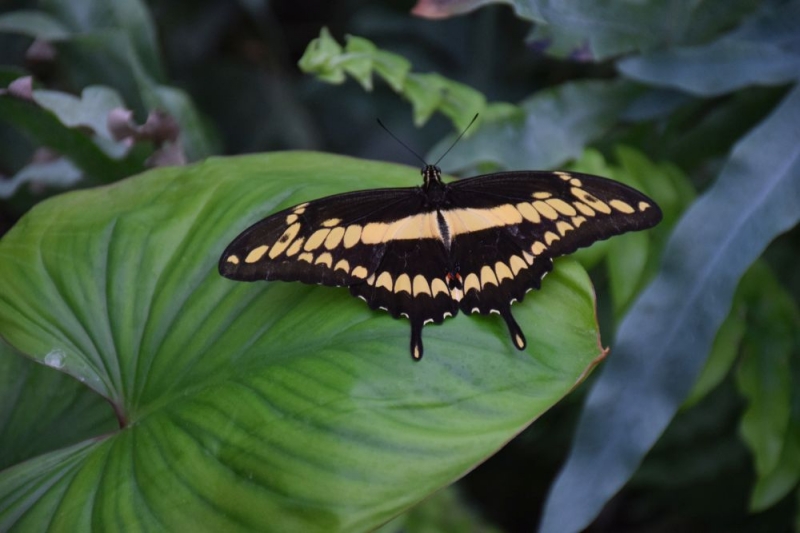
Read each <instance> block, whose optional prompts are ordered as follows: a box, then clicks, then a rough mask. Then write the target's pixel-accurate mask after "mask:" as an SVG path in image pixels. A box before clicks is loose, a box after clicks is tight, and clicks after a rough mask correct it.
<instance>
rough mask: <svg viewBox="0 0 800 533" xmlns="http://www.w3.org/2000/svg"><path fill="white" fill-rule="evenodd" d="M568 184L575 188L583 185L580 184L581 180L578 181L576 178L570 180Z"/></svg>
mask: <svg viewBox="0 0 800 533" xmlns="http://www.w3.org/2000/svg"><path fill="white" fill-rule="evenodd" d="M569 184H570V185H573V186H575V187H580V186H581V185H583V183H581V180H579V179H578V178H572V179H571V180H569Z"/></svg>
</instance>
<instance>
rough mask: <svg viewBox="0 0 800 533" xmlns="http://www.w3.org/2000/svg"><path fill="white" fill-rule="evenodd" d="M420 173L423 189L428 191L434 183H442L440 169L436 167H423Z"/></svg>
mask: <svg viewBox="0 0 800 533" xmlns="http://www.w3.org/2000/svg"><path fill="white" fill-rule="evenodd" d="M420 172H421V173H422V180H423V185H422V186H423V188H425V189H428V188H430V186H431V185H432V184H434V183H439V184H440V183H442V169H441V168H439V167H437V166H436V165H425V166H424V167H422V170H421V171H420Z"/></svg>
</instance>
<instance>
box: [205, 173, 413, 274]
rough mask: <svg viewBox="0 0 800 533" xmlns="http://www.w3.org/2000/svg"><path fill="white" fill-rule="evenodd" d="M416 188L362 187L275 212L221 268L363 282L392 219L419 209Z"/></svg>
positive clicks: (236, 245) (241, 240)
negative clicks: (358, 189)
mask: <svg viewBox="0 0 800 533" xmlns="http://www.w3.org/2000/svg"><path fill="white" fill-rule="evenodd" d="M416 190H417V189H414V188H407V189H376V190H371V191H358V192H354V193H347V194H341V195H336V196H329V197H327V198H322V199H319V200H314V201H312V202H305V203H302V204H299V205H296V206H294V207H291V208H289V209H285V210H283V211H280V212H278V213H275V214H273V215H271V216H269V217H267V218H265V219H263V220H261V221H259V222H257V223H255V224H253V225H252V226H251V227H250V228H248V229H246V230H245V231H244V232H242V233H241V234H240V235H239V236H238V237H236V238H235V239H234V240H233V242H231V244H230V245H229V246H228V247H227V248H226V250H225V252H224V253H223V254H222V256H221V258H220V261H219V271H220V273H221V274H222V275H223V276H225V277H227V278H230V279H235V280H239V281H255V280H282V281H301V282H304V283H315V284H321V285H352V284H355V283H361V282H364V281H365V280H366V279H367V278H368V277H369V276H370V275H371V274H372V273H374V271H375V268H376V267H377V265H378V264H379V263H380V261H381V258H382V256H383V252H384V249H385V242H384V239H383V234H384V233H386V231H387V228H388V227H389V226H388V225H389V223H390V222H391V221H392V220H393V219H396V218H402V217H404V216H407V215H410V214H413V213H416V212H417V211H418V210H419V209H420V201H419V196H418V194H416Z"/></svg>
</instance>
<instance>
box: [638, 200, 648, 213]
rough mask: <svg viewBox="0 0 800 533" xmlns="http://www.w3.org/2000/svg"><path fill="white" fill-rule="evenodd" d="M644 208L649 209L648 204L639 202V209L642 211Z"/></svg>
mask: <svg viewBox="0 0 800 533" xmlns="http://www.w3.org/2000/svg"><path fill="white" fill-rule="evenodd" d="M645 209H650V204H648V203H647V202H639V211H644V210H645Z"/></svg>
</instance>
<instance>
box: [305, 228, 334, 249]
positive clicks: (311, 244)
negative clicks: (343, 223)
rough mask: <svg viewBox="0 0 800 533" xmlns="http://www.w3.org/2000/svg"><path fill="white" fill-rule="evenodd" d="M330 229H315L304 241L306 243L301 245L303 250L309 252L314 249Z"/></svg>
mask: <svg viewBox="0 0 800 533" xmlns="http://www.w3.org/2000/svg"><path fill="white" fill-rule="evenodd" d="M330 232H331V230H329V229H318V230H317V231H315V232H314V233H313V234H312V235H311V237H309V238H308V240H307V241H306V245H305V246H303V250H305V251H307V252H310V251H311V250H316V249H317V248H319V247H320V245H321V244H322V242H323V241H324V240H325V237H327V236H328V233H330Z"/></svg>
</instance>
